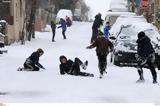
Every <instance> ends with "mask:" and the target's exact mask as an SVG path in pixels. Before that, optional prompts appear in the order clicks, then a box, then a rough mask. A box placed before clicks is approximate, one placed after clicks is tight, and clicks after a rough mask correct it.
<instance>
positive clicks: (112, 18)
mask: <svg viewBox="0 0 160 106" xmlns="http://www.w3.org/2000/svg"><path fill="white" fill-rule="evenodd" d="M121 15H125V16H135V15H136V14H135V13H131V12H110V11H108V12H106V16H105V23H106V22H109V23H110V25H111V26H112V25H113V24H114V23H115V22H116V20H117V18H118V17H119V16H121Z"/></svg>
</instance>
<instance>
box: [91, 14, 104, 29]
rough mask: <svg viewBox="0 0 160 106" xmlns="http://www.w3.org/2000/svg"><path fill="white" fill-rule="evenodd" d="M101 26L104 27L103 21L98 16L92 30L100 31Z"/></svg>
mask: <svg viewBox="0 0 160 106" xmlns="http://www.w3.org/2000/svg"><path fill="white" fill-rule="evenodd" d="M101 25H103V20H102V19H101V17H100V16H99V15H96V16H95V20H94V23H93V26H92V29H98V28H99V27H100V26H101Z"/></svg>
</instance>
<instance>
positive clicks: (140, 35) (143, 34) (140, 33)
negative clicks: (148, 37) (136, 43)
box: [138, 31, 145, 39]
mask: <svg viewBox="0 0 160 106" xmlns="http://www.w3.org/2000/svg"><path fill="white" fill-rule="evenodd" d="M144 36H145V33H144V32H143V31H141V32H139V33H138V39H140V38H142V37H144Z"/></svg>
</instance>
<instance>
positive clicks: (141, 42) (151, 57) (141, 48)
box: [137, 31, 157, 83]
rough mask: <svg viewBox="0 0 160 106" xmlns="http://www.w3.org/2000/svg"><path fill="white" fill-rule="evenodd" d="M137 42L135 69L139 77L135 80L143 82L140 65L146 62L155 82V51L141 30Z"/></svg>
mask: <svg viewBox="0 0 160 106" xmlns="http://www.w3.org/2000/svg"><path fill="white" fill-rule="evenodd" d="M137 44H138V48H137V53H138V56H137V62H138V66H137V70H138V74H139V77H140V78H139V80H137V82H144V77H143V69H142V67H143V66H144V65H146V64H147V65H148V68H149V69H150V71H151V74H152V77H153V83H157V72H156V70H155V67H154V61H155V51H154V49H153V47H152V44H151V40H150V39H149V38H148V37H147V36H146V35H145V33H144V32H143V31H142V32H139V33H138V40H137Z"/></svg>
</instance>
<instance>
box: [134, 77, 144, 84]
mask: <svg viewBox="0 0 160 106" xmlns="http://www.w3.org/2000/svg"><path fill="white" fill-rule="evenodd" d="M136 82H137V83H140V82H145V80H144V77H143V76H141V77H140V78H139V80H137V81H136Z"/></svg>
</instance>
